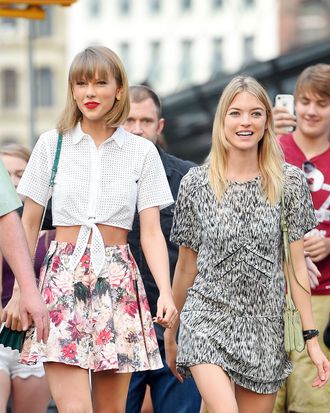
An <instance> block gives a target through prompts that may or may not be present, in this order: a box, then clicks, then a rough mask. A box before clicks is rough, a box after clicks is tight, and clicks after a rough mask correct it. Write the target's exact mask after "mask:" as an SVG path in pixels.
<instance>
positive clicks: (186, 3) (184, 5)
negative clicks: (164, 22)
mask: <svg viewBox="0 0 330 413" xmlns="http://www.w3.org/2000/svg"><path fill="white" fill-rule="evenodd" d="M191 6H192V0H181V9H182V10H190V9H191Z"/></svg>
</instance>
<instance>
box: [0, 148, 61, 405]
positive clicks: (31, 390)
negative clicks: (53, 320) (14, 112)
mask: <svg viewBox="0 0 330 413" xmlns="http://www.w3.org/2000/svg"><path fill="white" fill-rule="evenodd" d="M30 154H31V153H30V151H29V150H28V149H27V148H25V147H24V146H22V145H19V144H14V143H13V144H7V145H3V146H2V147H1V148H0V158H1V160H2V161H3V163H4V165H5V167H6V169H7V171H8V173H9V175H10V177H11V179H12V182H13V185H14V186H15V188H17V185H18V183H19V181H20V179H21V177H22V174H23V172H24V170H25V168H26V165H27V163H28V161H29V158H30ZM21 198H22V201H23V202H24V197H21ZM53 235H54V234H53V233H52V231H50V232H49V231H43V232H42V233H41V234H40V237H39V242H38V249H37V254H36V258H35V261H34V268H35V271H36V274H38V273H39V271H40V268H41V265H42V261H43V258H44V256H45V253H46V251H47V249H48V246H49V243H50V240H51V239H52V237H53ZM14 247H15V246H13V248H14ZM0 258H1V260H0V291H1V303H0V313H1V312H2V309H3V308H5V307H6V305H7V304H8V302H9V300H10V298H11V296H12V292H13V287H14V281H15V277H14V274H13V273H12V271H11V269H10V267H9V265H8V264H7V262H6V261H5V260H4V259H2V257H0ZM16 298H17V295H16ZM9 305H14V306H15V307H16V308H17V305H15V303H13V302H11V304H9ZM14 318H15V319H17V316H16V315H14ZM15 327H16V328H18V329H20V328H21V326H20V325H16V326H15ZM0 388H1V391H0V413H5V412H6V406H7V402H8V399H9V397H10V398H11V405H12V409H13V411H14V412H15V413H25V412H26V406H29V409H30V410H31V411H33V412H34V413H45V412H46V410H47V406H48V403H49V399H50V394H49V389H48V385H47V381H46V377H45V371H44V368H43V366H42V363H37V364H35V365H33V366H27V365H24V364H21V363H19V353H18V351H17V350H12V349H11V348H9V347H3V346H2V345H1V346H0Z"/></svg>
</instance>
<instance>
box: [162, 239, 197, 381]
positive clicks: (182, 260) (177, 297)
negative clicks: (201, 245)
mask: <svg viewBox="0 0 330 413" xmlns="http://www.w3.org/2000/svg"><path fill="white" fill-rule="evenodd" d="M196 274H197V252H195V251H193V250H192V249H191V248H187V247H183V246H181V247H180V248H179V257H178V261H177V264H176V267H175V272H174V279H173V295H174V303H175V306H176V308H177V310H178V312H179V314H180V313H181V310H182V308H183V305H184V303H185V301H186V298H187V291H188V288H189V287H191V286H192V285H193V283H194V280H195V277H196ZM178 327H179V319H178V320H177V322H176V323H175V325H174V326H173V328H171V329H170V330H166V331H165V333H164V340H165V353H166V363H167V365H168V366H169V368H170V369H171V371H172V373H173V374H174V376H175V377H176V378H177V379H178V380H179V381H181V382H182V381H183V379H182V377H181V376H180V374H179V373H178V371H177V369H176V353H177V344H176V334H177V330H178Z"/></svg>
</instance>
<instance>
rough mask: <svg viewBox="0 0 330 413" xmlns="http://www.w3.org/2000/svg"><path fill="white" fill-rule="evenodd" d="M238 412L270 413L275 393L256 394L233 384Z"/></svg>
mask: <svg viewBox="0 0 330 413" xmlns="http://www.w3.org/2000/svg"><path fill="white" fill-rule="evenodd" d="M235 394H236V400H237V404H238V408H239V413H272V411H273V407H274V404H275V399H276V393H272V394H258V393H255V392H253V391H251V390H248V389H245V388H244V387H241V386H238V385H236V386H235Z"/></svg>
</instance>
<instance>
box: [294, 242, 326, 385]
mask: <svg viewBox="0 0 330 413" xmlns="http://www.w3.org/2000/svg"><path fill="white" fill-rule="evenodd" d="M290 251H291V257H292V263H293V267H294V270H295V273H296V277H297V279H298V281H299V283H300V284H301V285H302V286H303V287H304V288H305V289H306V290H307V291H309V292H310V287H309V280H308V272H307V267H306V261H305V257H304V243H303V239H300V240H298V241H294V242H292V243H291V244H290ZM290 285H291V292H292V299H293V301H294V304H295V306H296V307H297V308H298V310H299V312H300V316H301V321H302V326H303V330H313V329H315V323H314V320H313V313H312V306H311V300H310V294H308V293H307V292H306V291H305V290H304V289H303V288H301V286H300V285H299V284H298V283H297V281H296V280H295V277H294V276H293V275H292V274H290ZM306 345H307V350H308V354H309V356H310V358H311V360H312V362H313V363H314V364H315V366H316V367H317V369H318V376H317V377H316V379H315V380H314V382H313V386H315V387H321V386H323V385H324V384H326V383H327V381H328V379H329V376H330V363H329V361H328V360H327V358H326V357H325V355H324V354H323V352H322V350H321V348H320V345H319V342H318V339H317V337H313V338H311V339H309V340H307V341H306Z"/></svg>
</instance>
